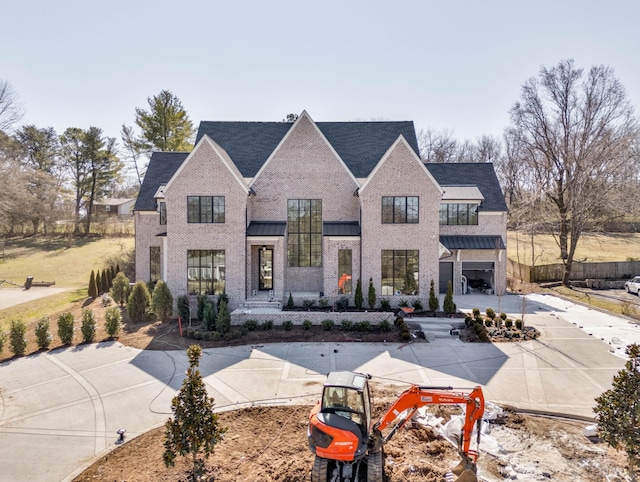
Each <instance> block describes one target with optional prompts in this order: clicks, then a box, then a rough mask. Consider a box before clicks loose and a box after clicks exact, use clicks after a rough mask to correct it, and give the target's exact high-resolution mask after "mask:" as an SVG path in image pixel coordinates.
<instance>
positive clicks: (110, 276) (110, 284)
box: [105, 268, 113, 293]
mask: <svg viewBox="0 0 640 482" xmlns="http://www.w3.org/2000/svg"><path fill="white" fill-rule="evenodd" d="M105 271H106V272H107V291H106V292H107V293H108V292H109V290H110V289H111V288H112V287H113V273H111V268H107V269H106V270H105Z"/></svg>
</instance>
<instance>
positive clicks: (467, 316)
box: [464, 313, 473, 326]
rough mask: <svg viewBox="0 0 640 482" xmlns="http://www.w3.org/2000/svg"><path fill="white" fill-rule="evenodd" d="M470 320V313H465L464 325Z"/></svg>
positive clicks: (468, 323)
mask: <svg viewBox="0 0 640 482" xmlns="http://www.w3.org/2000/svg"><path fill="white" fill-rule="evenodd" d="M471 320H473V317H472V316H471V313H467V314H466V315H464V324H465V325H466V326H469V325H470V324H471Z"/></svg>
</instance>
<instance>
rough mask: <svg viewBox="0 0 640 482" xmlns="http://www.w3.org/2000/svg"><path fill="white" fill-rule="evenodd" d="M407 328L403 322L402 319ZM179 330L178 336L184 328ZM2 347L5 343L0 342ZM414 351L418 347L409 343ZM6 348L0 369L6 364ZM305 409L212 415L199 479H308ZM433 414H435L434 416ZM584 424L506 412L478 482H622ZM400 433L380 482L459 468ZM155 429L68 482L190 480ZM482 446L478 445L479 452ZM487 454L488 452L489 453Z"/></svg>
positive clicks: (279, 332) (313, 333)
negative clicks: (217, 438) (212, 441)
mask: <svg viewBox="0 0 640 482" xmlns="http://www.w3.org/2000/svg"><path fill="white" fill-rule="evenodd" d="M83 309H92V310H93V312H94V315H95V317H96V320H97V333H96V337H95V341H102V340H107V339H108V336H107V334H106V332H105V331H104V312H105V309H106V308H105V307H103V306H102V303H101V300H100V299H96V300H93V301H91V300H87V301H85V302H84V303H82V304H78V305H76V306H74V307H73V308H72V309H71V310H70V311H71V312H72V313H73V314H74V317H75V319H76V336H75V340H74V344H80V343H82V340H81V333H80V321H79V320H80V319H81V314H82V310H83ZM56 321H57V314H53V315H52V316H51V333H52V336H53V338H54V341H53V342H52V344H51V346H50V349H53V348H56V347H58V346H61V345H60V343H59V339H58V338H57V335H56V331H57V325H56ZM407 321H410V320H407ZM35 323H36V322H35V321H34V322H32V323H30V324H29V325H28V329H27V351H26V354H27V355H28V354H32V353H35V352H37V351H38V348H37V345H36V342H35V335H34V328H35ZM184 328H185V327H183V329H184ZM393 337H395V339H396V340H397V339H399V338H398V333H397V331H394V332H392V333H375V332H371V333H344V332H341V331H339V330H338V329H337V328H334V329H333V330H331V331H325V330H323V329H322V327H319V326H314V327H313V328H312V329H311V330H308V331H305V330H302V328H301V327H294V328H293V329H292V330H291V331H286V330H284V329H282V328H281V327H274V328H273V329H272V330H256V331H251V332H248V333H246V334H244V335H243V336H241V337H240V336H238V337H235V338H232V339H230V340H228V341H218V342H213V341H203V340H199V341H197V343H199V344H200V345H201V346H203V347H204V348H211V347H215V346H222V345H229V344H255V343H276V342H293V341H317V342H322V341H343V342H344V341H353V342H358V341H382V340H383V339H387V340H389V339H394V338H393ZM7 341H8V340H7ZM119 341H120V342H121V343H123V344H125V345H128V346H132V347H135V348H140V349H147V350H165V349H171V350H173V349H185V348H186V347H188V346H189V345H191V344H193V343H196V341H195V340H192V339H187V338H183V337H181V336H180V333H179V329H178V325H177V323H176V322H171V323H167V322H165V323H163V322H159V321H150V322H148V323H138V324H136V323H131V322H129V321H128V320H127V319H126V317H125V325H124V328H123V330H122V332H121V334H120V336H119ZM414 342H424V341H423V340H420V339H419V338H418V339H415V341H414ZM9 348H10V347H9V346H8V343H7V344H5V349H4V351H3V353H2V354H0V360H3V359H7V358H10V357H11V356H12V354H11V351H10V349H9ZM373 387H374V390H373V391H374V397H375V398H374V400H375V402H374V403H375V408H376V410H377V416H380V415H381V413H382V411H383V410H385V409H386V408H387V407H389V405H391V403H393V401H394V400H395V398H396V397H397V395H398V394H399V393H400V392H401V391H402V390H404V389H405V388H406V387H398V388H397V389H396V388H389V387H383V386H377V385H373ZM310 409H311V406H289V407H254V408H250V409H245V410H239V411H232V412H223V413H220V421H221V425H222V426H224V427H227V428H228V431H227V433H226V435H225V437H224V440H223V441H222V442H221V443H220V444H219V445H217V446H216V450H215V453H214V455H213V456H212V457H210V458H209V460H208V463H207V466H208V469H209V473H208V474H209V475H208V476H207V477H206V478H204V479H202V480H208V481H213V480H215V481H218V482H232V481H233V482H236V481H249V482H275V481H278V482H294V481H304V480H309V478H310V477H309V474H310V468H311V466H312V464H313V454H312V453H311V452H310V451H309V449H308V446H307V440H306V430H307V420H308V415H309V411H310ZM436 410H437V409H436ZM451 410H452V409H451V408H450V407H448V408H446V410H443V409H440V410H439V411H438V412H437V415H438V416H442V417H445V419H446V417H447V416H449V414H450V413H451V412H450V411H451ZM586 425H589V424H588V423H586V422H578V421H567V420H557V419H549V418H540V417H532V416H528V415H521V414H518V413H515V412H514V411H506V412H505V416H504V417H502V418H501V419H500V420H499V423H496V424H493V425H492V426H491V432H490V434H489V435H488V436H490V437H492V439H495V441H496V443H497V444H498V446H499V450H498V451H497V452H496V453H492V454H489V453H481V456H480V459H479V464H478V476H479V477H478V478H479V480H481V481H482V480H484V481H488V482H493V481H501V480H505V478H507V479H509V478H510V479H512V480H527V481H537V480H540V481H542V480H555V481H561V482H562V481H567V482H569V481H572V482H573V481H577V480H580V481H583V482H602V481H605V480H609V481H611V482H613V481H626V480H630V479H628V478H627V477H626V476H625V474H626V468H627V459H626V455H625V454H624V453H622V452H617V451H614V450H612V449H610V448H608V447H607V445H606V444H604V443H600V442H598V441H597V440H591V439H589V438H587V437H585V436H584V435H583V432H582V431H583V428H584V427H585V426H586ZM412 427H413V428H411V429H408V430H402V431H400V432H399V433H398V434H396V435H395V437H394V438H393V439H392V440H391V441H390V442H389V443H388V444H387V445H386V446H385V481H386V482H396V481H398V482H399V481H409V482H411V481H427V482H436V481H438V482H441V481H445V480H446V478H445V474H446V473H447V471H448V470H449V469H450V468H451V467H453V466H455V465H456V464H457V462H458V460H459V459H458V455H457V452H456V450H455V448H454V446H453V445H452V444H451V443H449V442H448V441H447V440H445V439H444V438H442V437H441V436H440V435H438V434H436V433H435V432H434V431H433V430H432V429H430V428H426V427H423V426H417V425H415V424H413V425H412ZM163 442H164V432H163V428H162V427H161V428H158V429H155V430H152V431H150V432H147V433H145V434H143V435H141V436H139V437H136V438H134V439H130V440H128V441H127V442H126V443H124V444H123V445H120V446H118V447H117V448H116V449H115V450H113V451H112V452H110V453H109V454H107V455H105V456H104V457H102V458H101V459H99V460H98V461H96V462H95V463H94V464H93V465H92V466H91V467H89V468H88V469H87V470H86V471H85V472H84V473H82V474H81V475H80V476H78V477H77V478H76V479H74V480H75V481H82V482H84V481H95V480H111V481H141V482H144V481H149V482H151V481H187V480H190V471H189V468H190V467H189V461H190V458H188V457H187V458H179V459H178V460H177V463H176V466H175V467H173V468H166V467H165V466H164V463H163V459H162V453H163V451H164V447H163ZM481 447H482V445H481ZM494 452H495V450H494Z"/></svg>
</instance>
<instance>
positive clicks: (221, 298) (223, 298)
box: [216, 291, 229, 311]
mask: <svg viewBox="0 0 640 482" xmlns="http://www.w3.org/2000/svg"><path fill="white" fill-rule="evenodd" d="M223 301H224V302H225V303H226V304H227V306H229V296H227V293H225V292H224V291H223V292H222V293H220V294H219V295H218V306H216V311H220V305H221V304H222V302H223Z"/></svg>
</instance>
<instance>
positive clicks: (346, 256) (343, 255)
mask: <svg viewBox="0 0 640 482" xmlns="http://www.w3.org/2000/svg"><path fill="white" fill-rule="evenodd" d="M351 256H352V255H351V250H350V249H339V250H338V293H339V294H341V295H348V294H351V290H352V287H353V284H352V280H351V278H352V273H351Z"/></svg>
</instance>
